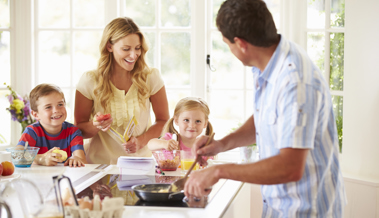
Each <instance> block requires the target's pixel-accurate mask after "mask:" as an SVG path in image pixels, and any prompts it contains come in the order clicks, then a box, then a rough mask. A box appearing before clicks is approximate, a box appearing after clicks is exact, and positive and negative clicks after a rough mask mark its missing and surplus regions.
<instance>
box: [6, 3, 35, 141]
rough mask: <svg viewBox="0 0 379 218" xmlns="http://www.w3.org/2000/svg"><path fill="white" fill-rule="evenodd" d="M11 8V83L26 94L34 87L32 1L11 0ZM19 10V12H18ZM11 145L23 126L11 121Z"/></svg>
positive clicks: (16, 89)
mask: <svg viewBox="0 0 379 218" xmlns="http://www.w3.org/2000/svg"><path fill="white" fill-rule="evenodd" d="M10 10H11V29H13V31H12V35H11V85H12V88H13V89H14V90H15V91H16V92H17V93H19V94H20V95H22V96H24V95H25V94H28V93H29V92H30V90H31V89H32V74H33V70H32V67H33V63H32V56H33V55H32V52H33V37H32V36H33V35H32V26H33V24H32V21H33V19H32V16H33V13H32V1H10ZM16 11H17V13H16ZM11 123H12V124H11V132H12V134H11V145H16V144H17V142H18V140H19V139H20V136H21V126H20V124H19V123H17V122H11Z"/></svg>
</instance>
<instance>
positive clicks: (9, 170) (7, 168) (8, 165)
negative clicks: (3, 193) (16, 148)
mask: <svg viewBox="0 0 379 218" xmlns="http://www.w3.org/2000/svg"><path fill="white" fill-rule="evenodd" d="M1 165H2V166H3V173H2V174H1V175H3V176H10V175H12V174H13V173H14V165H13V163H12V162H10V161H3V162H2V163H1Z"/></svg>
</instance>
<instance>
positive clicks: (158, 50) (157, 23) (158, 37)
mask: <svg viewBox="0 0 379 218" xmlns="http://www.w3.org/2000/svg"><path fill="white" fill-rule="evenodd" d="M155 5H156V7H155V18H156V19H155V28H156V36H155V40H156V41H155V46H156V54H155V57H156V61H157V62H156V64H157V68H158V70H159V72H160V73H161V74H163V72H162V65H161V61H162V58H161V40H162V32H161V22H160V20H161V1H160V0H156V1H155ZM166 90H167V86H166Z"/></svg>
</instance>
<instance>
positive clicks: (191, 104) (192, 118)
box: [147, 97, 213, 151]
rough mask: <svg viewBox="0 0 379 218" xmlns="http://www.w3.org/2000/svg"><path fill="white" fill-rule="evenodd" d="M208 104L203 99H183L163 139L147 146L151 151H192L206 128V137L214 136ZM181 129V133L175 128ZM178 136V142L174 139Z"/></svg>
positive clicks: (169, 121) (165, 130)
mask: <svg viewBox="0 0 379 218" xmlns="http://www.w3.org/2000/svg"><path fill="white" fill-rule="evenodd" d="M209 113H210V111H209V107H208V104H207V103H206V102H205V101H204V100H203V99H201V98H196V97H187V98H183V99H181V100H180V101H179V102H178V104H177V105H176V107H175V111H174V116H173V117H172V118H171V119H169V120H168V121H167V123H166V125H165V127H164V128H163V131H162V134H161V136H162V137H161V138H159V139H151V140H150V141H149V143H148V144H147V146H148V148H149V149H150V150H160V149H166V150H169V151H171V150H191V148H192V145H193V143H194V142H195V140H196V137H197V136H199V135H200V134H201V133H202V132H203V130H204V128H207V129H206V132H205V134H206V135H212V133H213V128H212V125H211V123H210V122H209V120H208V116H209ZM174 122H175V124H176V125H177V126H178V127H179V132H178V131H177V130H176V129H175V127H174ZM174 134H175V135H178V140H179V142H178V141H176V140H175V139H172V137H173V135H174Z"/></svg>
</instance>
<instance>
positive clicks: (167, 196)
mask: <svg viewBox="0 0 379 218" xmlns="http://www.w3.org/2000/svg"><path fill="white" fill-rule="evenodd" d="M170 185H171V184H160V183H158V184H144V185H134V186H132V190H133V191H134V193H135V194H136V195H137V197H138V198H139V199H140V200H142V201H182V200H183V198H184V193H183V192H169V191H168V189H169V187H170Z"/></svg>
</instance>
